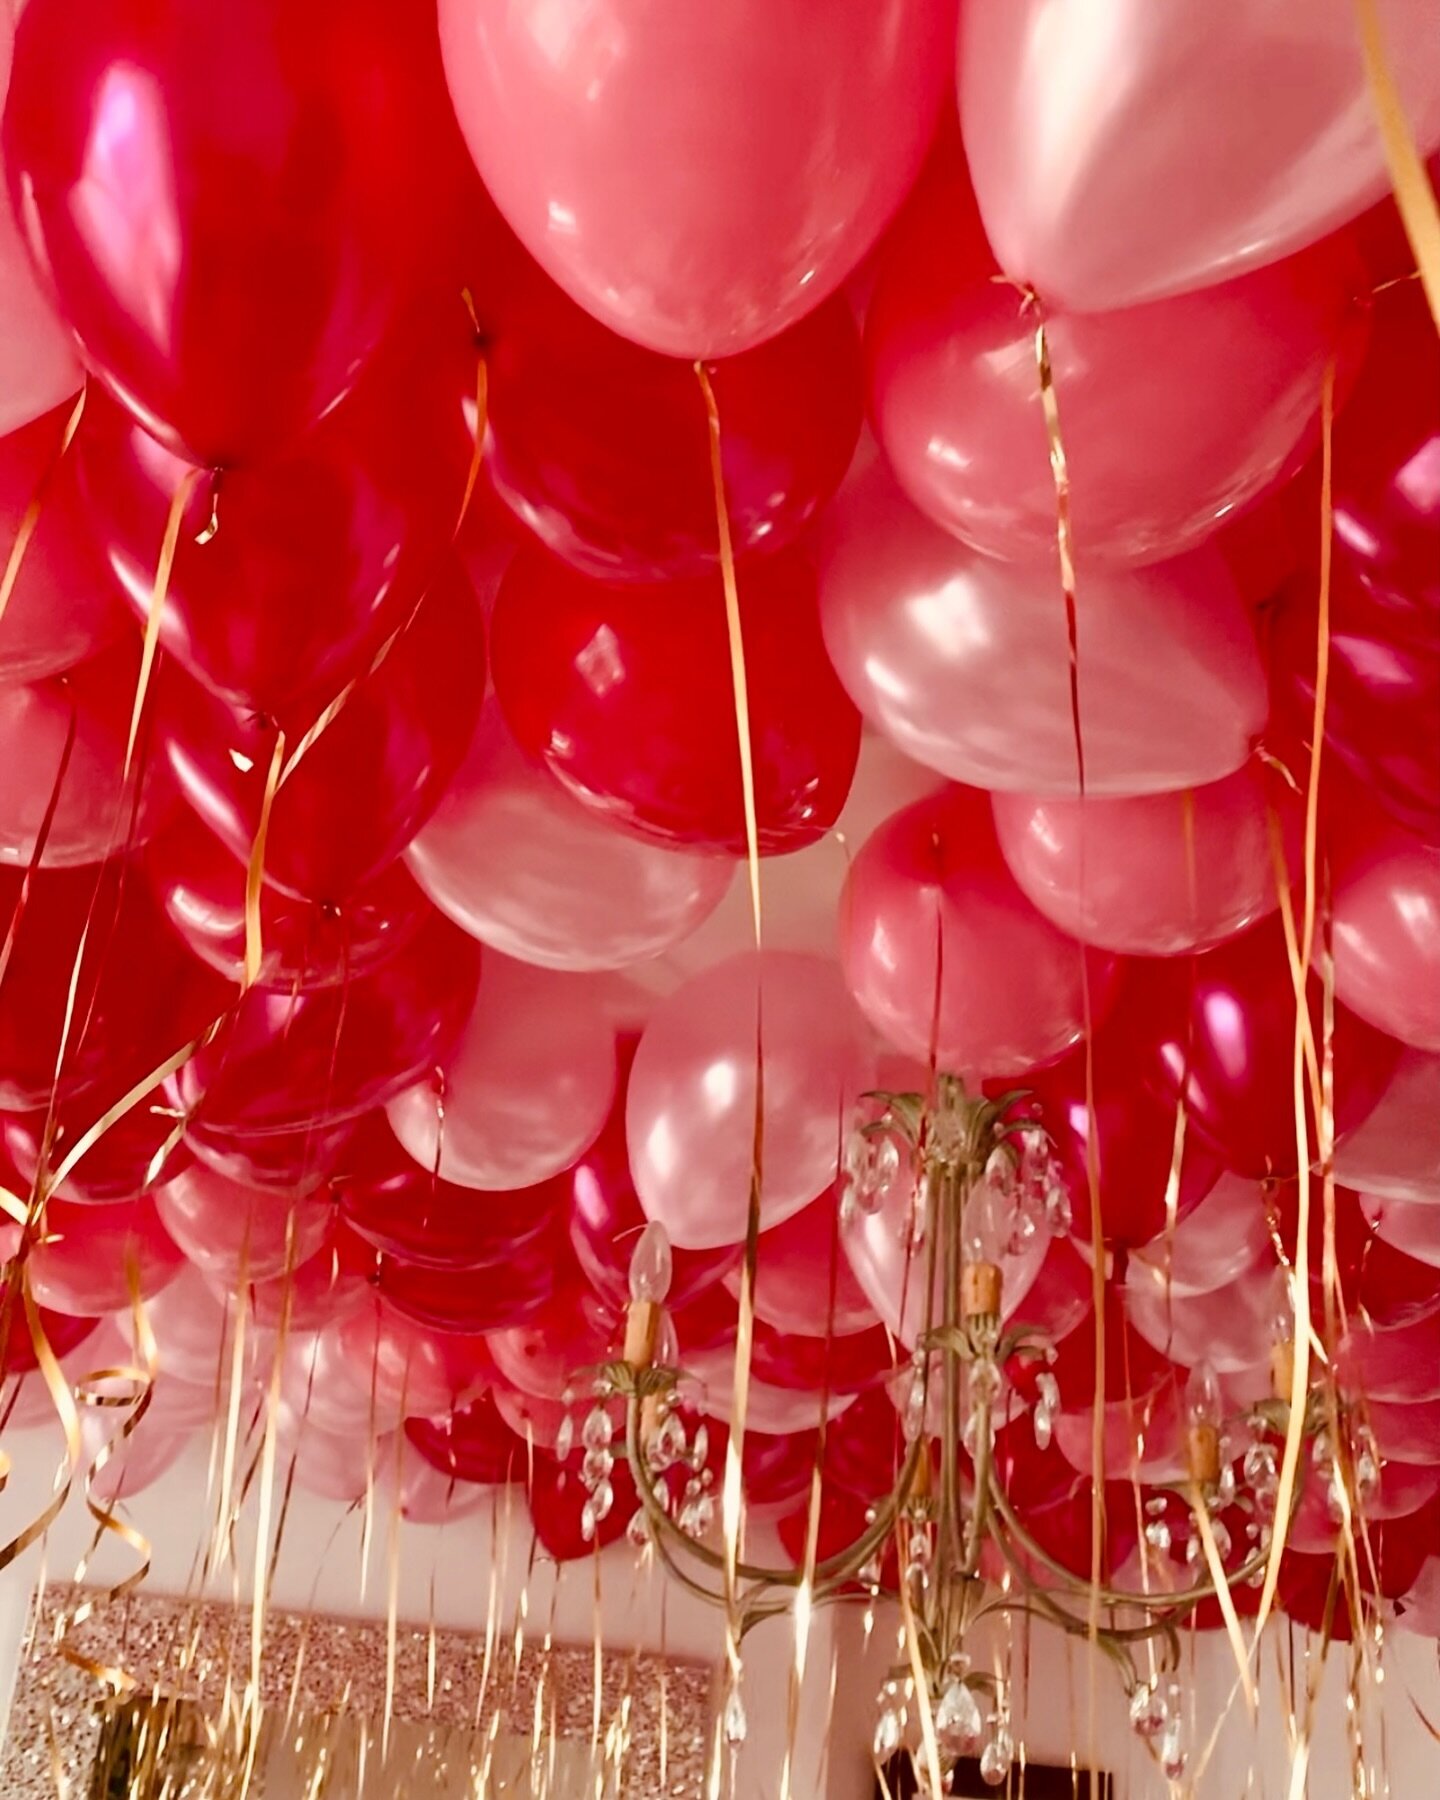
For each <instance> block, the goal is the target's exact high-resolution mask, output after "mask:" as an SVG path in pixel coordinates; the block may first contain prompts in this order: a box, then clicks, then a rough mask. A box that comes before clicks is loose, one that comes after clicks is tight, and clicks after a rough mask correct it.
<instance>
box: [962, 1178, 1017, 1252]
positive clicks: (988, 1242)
mask: <svg viewBox="0 0 1440 1800" xmlns="http://www.w3.org/2000/svg"><path fill="white" fill-rule="evenodd" d="M1004 1214H1005V1198H1004V1196H1003V1195H1002V1194H1000V1193H998V1192H997V1191H996V1189H995V1188H993V1187H992V1186H991V1185H990V1183H989V1182H988V1181H979V1182H977V1183H976V1184H975V1186H974V1187H973V1188H972V1189H971V1190H970V1193H969V1194H968V1195H967V1197H966V1200H965V1214H964V1218H963V1220H962V1223H961V1243H962V1244H963V1246H964V1250H965V1261H966V1262H968V1263H995V1264H997V1265H998V1264H999V1263H1000V1262H1001V1260H1002V1259H1003V1258H1004V1255H1005V1251H1006V1249H1007V1247H1008V1243H1009V1231H1008V1228H1007V1226H1008V1222H1007V1220H1006V1219H1005V1216H1004Z"/></svg>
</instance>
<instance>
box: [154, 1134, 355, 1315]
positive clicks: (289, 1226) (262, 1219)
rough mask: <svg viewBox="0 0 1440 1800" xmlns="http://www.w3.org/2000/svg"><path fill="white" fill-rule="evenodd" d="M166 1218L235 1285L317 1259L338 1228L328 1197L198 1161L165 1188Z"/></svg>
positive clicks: (179, 1237)
mask: <svg viewBox="0 0 1440 1800" xmlns="http://www.w3.org/2000/svg"><path fill="white" fill-rule="evenodd" d="M155 1205H156V1208H157V1210H158V1211H159V1214H160V1221H161V1223H162V1224H163V1225H164V1227H165V1229H166V1230H167V1231H168V1232H169V1233H170V1235H171V1237H172V1238H174V1240H175V1242H176V1243H177V1244H178V1245H179V1246H180V1248H181V1249H182V1250H183V1251H184V1252H185V1254H186V1256H188V1257H189V1259H190V1261H191V1262H192V1263H194V1264H195V1266H196V1268H197V1269H200V1270H202V1271H203V1272H204V1273H205V1274H207V1275H209V1276H211V1277H212V1278H213V1279H215V1280H216V1281H219V1282H222V1283H224V1284H226V1285H232V1284H233V1283H235V1282H238V1281H240V1280H242V1279H244V1280H247V1281H268V1280H270V1279H271V1278H272V1277H274V1276H276V1275H283V1274H284V1273H285V1271H286V1269H290V1270H292V1271H293V1270H296V1269H298V1268H299V1267H300V1265H301V1264H302V1263H304V1262H306V1261H308V1260H309V1258H310V1257H312V1256H313V1255H314V1254H315V1253H316V1251H318V1250H319V1249H320V1247H321V1245H322V1244H323V1243H324V1242H325V1237H326V1234H327V1232H328V1231H329V1229H330V1222H331V1213H330V1208H329V1207H328V1206H327V1205H326V1204H325V1203H324V1202H323V1201H321V1200H293V1201H292V1200H288V1199H286V1198H285V1197H284V1196H282V1195H278V1194H274V1193H269V1192H266V1191H264V1190H262V1189H259V1188H247V1187H242V1186H241V1185H240V1183H239V1182H238V1181H231V1180H230V1179H229V1178H228V1176H225V1175H220V1174H217V1173H216V1171H215V1170H214V1169H211V1168H207V1167H206V1165H205V1164H204V1163H192V1164H191V1165H190V1167H189V1168H188V1169H185V1170H183V1171H182V1173H180V1174H179V1175H177V1176H176V1177H175V1179H174V1180H173V1181H170V1182H167V1183H166V1185H165V1186H164V1187H163V1188H161V1189H159V1190H158V1191H157V1193H156V1195H155Z"/></svg>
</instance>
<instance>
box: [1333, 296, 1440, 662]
mask: <svg viewBox="0 0 1440 1800" xmlns="http://www.w3.org/2000/svg"><path fill="white" fill-rule="evenodd" d="M1411 266H1412V267H1413V262H1412V265H1411ZM1374 321H1375V324H1374V332H1373V335H1372V337H1371V342H1370V352H1369V354H1368V356H1367V357H1366V359H1365V362H1364V364H1363V365H1362V367H1361V370H1360V379H1359V381H1358V382H1357V383H1356V386H1355V390H1354V392H1353V393H1352V394H1351V396H1350V399H1349V401H1348V403H1347V404H1346V407H1345V410H1344V413H1343V414H1342V415H1341V417H1340V418H1339V420H1337V422H1336V426H1335V450H1334V467H1333V484H1334V485H1333V489H1332V492H1333V496H1334V505H1335V554H1336V557H1337V559H1338V560H1339V561H1340V562H1342V563H1344V564H1346V565H1348V567H1349V568H1350V569H1351V570H1352V571H1353V573H1354V574H1355V575H1356V576H1357V577H1358V579H1359V581H1360V584H1361V585H1362V586H1363V587H1364V588H1365V590H1366V591H1367V593H1368V594H1369V596H1370V598H1371V600H1372V601H1373V602H1374V603H1375V607H1376V615H1375V616H1376V617H1377V618H1384V619H1385V620H1386V621H1387V623H1388V625H1389V628H1390V631H1391V632H1393V633H1394V634H1395V635H1397V636H1402V637H1406V638H1410V639H1413V640H1415V641H1417V642H1419V643H1425V644H1428V645H1429V647H1430V649H1431V651H1432V652H1433V653H1435V654H1437V655H1440V338H1437V336H1436V332H1435V321H1434V320H1433V318H1432V317H1431V316H1430V309H1429V307H1428V306H1427V305H1426V301H1425V293H1424V289H1423V288H1422V286H1421V284H1420V283H1419V282H1418V281H1400V282H1398V283H1396V284H1395V285H1393V286H1391V287H1389V288H1388V289H1386V290H1385V291H1383V292H1381V293H1379V294H1377V295H1376V296H1375V300H1374Z"/></svg>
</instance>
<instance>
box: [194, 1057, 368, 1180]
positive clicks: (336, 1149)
mask: <svg viewBox="0 0 1440 1800" xmlns="http://www.w3.org/2000/svg"><path fill="white" fill-rule="evenodd" d="M175 1091H176V1088H175V1083H174V1082H173V1081H172V1082H168V1083H167V1084H166V1092H167V1094H170V1095H173V1094H174V1093H175ZM354 1130H355V1121H354V1120H353V1119H341V1120H339V1121H338V1122H337V1123H335V1124H318V1123H317V1124H311V1125H300V1126H296V1127H295V1128H294V1129H293V1130H282V1131H266V1130H256V1131H249V1130H223V1129H222V1130H215V1131H211V1130H209V1129H208V1128H207V1127H206V1125H205V1124H204V1122H203V1120H202V1121H196V1120H193V1119H192V1120H187V1121H186V1127H185V1142H186V1145H187V1147H188V1148H189V1149H190V1150H192V1151H193V1152H194V1153H195V1155H196V1157H197V1158H198V1159H199V1160H200V1161H201V1162H203V1163H204V1164H205V1165H206V1167H207V1168H211V1169H214V1170H215V1171H216V1173H217V1174H220V1175H225V1176H228V1177H229V1179H230V1180H231V1181H239V1182H242V1183H243V1184H244V1185H245V1186H246V1187H252V1188H266V1189H268V1190H270V1191H272V1192H276V1193H282V1194H308V1193H309V1192H310V1191H311V1189H312V1188H317V1187H319V1186H320V1184H321V1182H323V1181H325V1180H326V1179H327V1177H329V1176H330V1175H333V1174H334V1172H335V1171H336V1169H338V1168H339V1166H340V1161H341V1158H342V1157H343V1156H344V1154H345V1150H346V1147H347V1146H348V1144H349V1142H350V1138H351V1136H352V1134H353V1133H354Z"/></svg>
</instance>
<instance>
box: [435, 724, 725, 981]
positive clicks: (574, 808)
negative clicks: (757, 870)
mask: <svg viewBox="0 0 1440 1800" xmlns="http://www.w3.org/2000/svg"><path fill="white" fill-rule="evenodd" d="M405 855H406V861H407V862H408V863H409V865H410V868H411V869H412V871H413V872H414V874H415V876H416V879H417V880H418V881H419V882H420V885H421V886H422V887H423V888H424V889H425V891H426V893H427V894H429V896H430V898H431V899H432V900H433V901H434V902H435V904H436V905H437V906H438V907H440V908H441V910H442V911H444V912H446V913H448V914H449V916H450V917H451V918H452V919H453V920H454V921H455V923H456V924H457V925H459V926H460V927H461V928H462V929H463V930H465V931H468V932H469V933H470V935H471V936H472V937H476V938H479V940H480V942H481V943H482V944H488V945H490V946H491V947H492V948H493V949H496V950H499V951H502V952H503V953H504V954H505V955H506V956H511V957H514V958H516V959H517V960H518V961H520V962H525V963H535V964H538V965H539V966H540V967H542V968H546V969H569V970H587V969H620V968H624V967H626V966H627V965H628V964H630V963H635V962H641V961H643V960H645V959H646V958H648V957H652V956H656V955H659V954H660V953H661V952H662V951H664V950H667V949H669V948H670V946H671V945H672V944H675V943H678V942H679V941H680V939H682V938H684V937H686V936H688V935H689V933H690V932H691V931H693V930H694V929H695V927H696V926H697V925H699V924H700V923H701V922H702V921H703V920H704V919H705V918H706V917H707V916H708V915H709V914H710V913H711V912H713V911H714V909H715V908H716V906H718V905H719V903H720V900H721V898H722V897H723V895H724V893H725V891H726V889H727V888H728V887H729V885H730V882H731V876H732V874H733V870H734V864H733V863H732V862H731V861H730V859H729V858H727V857H721V856H704V855H698V854H694V853H691V852H688V851H684V850H676V849H670V848H667V847H666V846H664V845H661V844H655V843H651V842H649V841H647V840H644V839H641V838H637V837H632V836H631V835H630V834H629V833H628V832H623V831H617V830H615V829H613V828H612V827H611V826H609V825H606V824H605V823H604V822H603V821H602V820H601V819H600V818H599V816H598V815H597V814H595V813H594V812H592V811H590V810H589V809H588V808H586V807H584V806H582V805H581V804H580V802H579V801H578V800H575V799H574V798H572V797H571V795H570V794H568V793H567V792H566V791H565V789H564V788H563V787H562V786H561V784H560V783H559V782H558V781H557V780H556V779H555V777H554V776H553V775H552V774H551V773H550V771H549V770H548V769H546V768H544V767H542V766H541V765H540V764H538V763H533V762H531V761H529V760H528V758H526V757H525V756H523V755H522V754H521V752H520V750H519V748H518V747H517V746H516V743H515V740H514V739H513V738H512V737H511V735H510V732H509V731H508V730H507V728H506V726H505V722H504V720H503V718H502V717H501V715H500V709H499V707H498V706H497V705H496V704H495V703H494V701H493V700H492V701H491V702H489V703H488V704H487V705H486V706H485V708H484V710H483V712H482V713H481V716H480V723H479V725H478V726H477V727H476V731H475V736H474V739H473V740H472V742H471V745H470V752H469V755H468V756H467V758H466V760H465V763H464V764H463V766H462V767H461V769H460V771H459V773H458V774H457V775H456V777H455V779H454V780H453V781H452V782H451V784H450V787H449V789H448V790H447V792H446V795H445V798H444V800H443V801H442V802H441V804H440V808H439V810H438V811H437V812H436V813H435V815H434V817H433V818H432V819H431V820H430V822H429V824H428V825H426V826H425V827H424V828H423V830H422V831H421V832H420V833H419V835H418V836H417V837H416V838H415V839H414V840H413V841H412V843H411V845H410V848H409V849H408V850H407V851H406V853H405Z"/></svg>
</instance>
